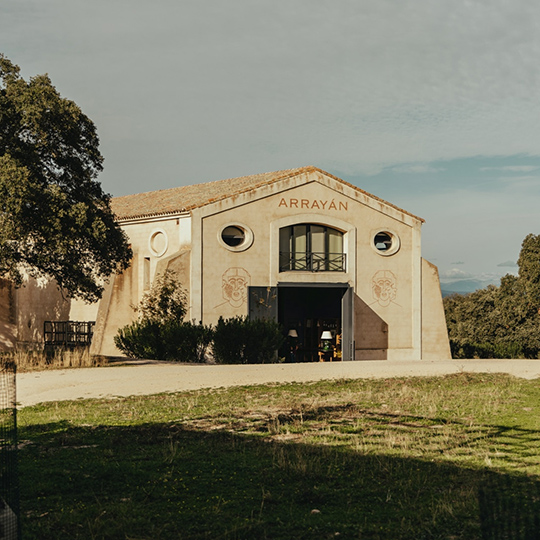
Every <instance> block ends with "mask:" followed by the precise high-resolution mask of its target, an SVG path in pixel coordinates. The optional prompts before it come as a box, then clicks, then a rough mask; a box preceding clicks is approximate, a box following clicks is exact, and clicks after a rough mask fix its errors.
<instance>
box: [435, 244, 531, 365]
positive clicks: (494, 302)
mask: <svg viewBox="0 0 540 540" xmlns="http://www.w3.org/2000/svg"><path fill="white" fill-rule="evenodd" d="M518 267H519V271H518V275H517V276H514V275H512V274H507V275H506V276H504V277H503V278H502V279H501V284H500V286H499V287H496V286H495V285H489V286H488V287H487V288H486V289H480V290H478V291H475V292H473V293H470V294H467V295H457V294H455V295H452V296H449V297H447V298H445V299H444V307H445V313H446V323H447V326H448V336H449V338H450V345H451V348H452V354H453V356H454V357H464V358H470V357H472V356H480V357H487V358H494V357H495V358H497V357H498V358H515V357H525V358H537V357H538V356H539V353H540V235H534V234H529V235H527V236H526V237H525V239H524V240H523V243H522V245H521V251H520V254H519V259H518Z"/></svg>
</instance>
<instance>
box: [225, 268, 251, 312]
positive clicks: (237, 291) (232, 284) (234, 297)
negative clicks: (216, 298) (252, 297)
mask: <svg viewBox="0 0 540 540" xmlns="http://www.w3.org/2000/svg"><path fill="white" fill-rule="evenodd" d="M250 283H251V276H250V275H249V272H248V271H247V270H246V269H245V268H241V267H238V266H235V267H231V268H229V269H228V270H226V271H225V273H224V274H223V277H222V285H221V288H222V291H223V298H224V299H225V300H226V301H227V302H229V304H231V306H233V307H235V308H239V307H241V306H243V305H245V304H246V302H247V293H248V287H249V285H250Z"/></svg>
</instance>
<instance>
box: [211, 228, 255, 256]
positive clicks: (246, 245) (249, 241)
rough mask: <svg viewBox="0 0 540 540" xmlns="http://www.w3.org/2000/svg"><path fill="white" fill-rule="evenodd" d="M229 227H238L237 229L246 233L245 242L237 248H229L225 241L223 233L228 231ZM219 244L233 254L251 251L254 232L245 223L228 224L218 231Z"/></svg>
mask: <svg viewBox="0 0 540 540" xmlns="http://www.w3.org/2000/svg"><path fill="white" fill-rule="evenodd" d="M228 227H236V228H237V229H240V230H241V231H242V232H243V233H244V241H243V242H242V243H241V244H238V245H237V246H229V244H227V243H226V242H225V240H223V231H225V229H227V228H228ZM217 237H218V242H219V243H220V244H221V246H222V247H224V248H225V249H227V250H228V251H233V252H239V251H246V249H249V248H250V247H251V245H252V244H253V231H252V230H251V229H250V228H249V227H248V226H247V225H245V224H244V223H239V222H238V221H235V222H233V223H227V224H226V225H224V226H223V227H221V229H220V230H219V231H218V235H217Z"/></svg>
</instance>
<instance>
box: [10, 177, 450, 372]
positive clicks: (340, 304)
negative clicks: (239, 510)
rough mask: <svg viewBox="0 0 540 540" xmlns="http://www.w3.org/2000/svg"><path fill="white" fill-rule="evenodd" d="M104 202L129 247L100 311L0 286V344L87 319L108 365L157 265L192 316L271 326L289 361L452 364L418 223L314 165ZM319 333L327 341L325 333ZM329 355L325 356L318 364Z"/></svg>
mask: <svg viewBox="0 0 540 540" xmlns="http://www.w3.org/2000/svg"><path fill="white" fill-rule="evenodd" d="M112 206H113V210H114V212H115V214H116V215H117V217H118V220H119V223H120V224H121V226H122V228H123V229H124V230H125V231H126V233H127V235H128V236H129V239H130V241H131V246H132V249H133V263H132V265H131V267H130V268H129V269H128V270H127V271H126V272H125V273H124V274H122V275H120V276H115V277H113V278H112V279H111V282H110V283H109V285H108V286H107V288H106V291H105V294H104V296H103V298H102V300H101V301H100V302H99V303H98V304H94V305H84V304H82V303H80V302H70V301H69V300H67V299H62V298H61V296H59V295H58V294H56V293H55V291H54V287H53V286H51V284H50V283H46V282H43V283H38V282H34V281H32V282H31V283H29V285H28V286H27V287H26V288H24V289H20V290H13V289H12V288H10V287H9V284H6V283H4V285H3V287H0V301H1V302H2V304H1V306H2V307H1V308H0V309H1V310H0V347H2V346H3V347H4V348H5V347H11V346H13V345H15V344H16V343H17V342H20V343H22V342H25V343H27V342H35V341H40V340H41V341H42V340H43V329H44V323H45V321H54V320H64V321H66V320H72V321H95V322H96V324H95V328H94V335H93V341H92V350H93V352H95V353H100V354H107V355H116V354H119V352H118V351H117V350H116V348H115V347H114V343H113V336H114V335H115V334H116V331H117V329H118V328H119V327H121V326H124V325H125V324H127V323H129V322H131V321H132V320H133V317H134V311H133V309H132V306H133V305H136V304H137V303H138V301H139V300H140V298H141V297H142V295H143V294H144V292H145V291H147V290H148V289H149V288H150V287H151V284H152V282H153V280H154V277H155V276H156V275H157V274H158V273H161V272H163V271H165V270H166V269H171V270H173V271H174V272H176V274H177V275H178V277H179V279H180V281H181V283H182V284H183V286H184V288H185V289H186V290H187V292H188V297H189V315H188V317H189V319H191V320H193V321H203V322H204V323H206V324H214V323H216V322H217V320H218V318H219V317H220V316H223V317H224V318H228V317H233V316H237V315H248V316H250V317H266V318H274V319H277V320H278V321H279V322H280V323H281V325H282V326H283V328H284V332H285V333H286V334H288V335H290V336H294V335H297V336H298V338H293V339H294V340H295V344H296V345H297V350H296V360H298V361H316V360H319V358H320V357H321V355H320V350H321V337H322V336H323V332H325V331H326V332H330V335H331V338H332V340H331V343H332V345H333V347H332V349H333V353H332V355H331V356H330V359H334V360H335V359H343V360H364V359H403V360H420V359H447V358H450V349H449V345H448V336H447V331H446V324H445V319H444V311H443V306H442V298H441V292H440V286H439V279H438V273H437V268H436V267H435V266H433V265H432V264H430V263H429V262H427V261H425V260H424V259H422V256H421V226H422V223H423V220H422V219H421V218H419V217H416V216H414V215H412V214H410V213H409V212H406V211H405V210H401V209H400V208H397V207H396V206H394V205H392V204H390V203H388V202H386V201H383V200H381V199H379V198H377V197H375V196H373V195H370V194H368V193H366V192H364V191H362V190H361V189H358V188H357V187H355V186H353V185H351V184H349V183H347V182H344V181H343V180H341V179H339V178H336V177H334V176H332V175H331V174H328V173H326V172H324V171H322V170H320V169H317V168H315V167H305V168H300V169H292V170H286V171H278V172H273V173H266V174H259V175H254V176H246V177H242V178H234V179H230V180H222V181H218V182H210V183H207V184H198V185H192V186H184V187H179V188H173V189H167V190H161V191H154V192H149V193H141V194H137V195H128V196H125V197H118V198H115V199H113V201H112ZM325 336H328V334H325ZM325 358H326V359H329V358H327V357H325Z"/></svg>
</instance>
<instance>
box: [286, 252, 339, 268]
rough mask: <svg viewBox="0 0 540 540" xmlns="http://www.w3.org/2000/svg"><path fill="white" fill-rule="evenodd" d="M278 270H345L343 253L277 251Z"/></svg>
mask: <svg viewBox="0 0 540 540" xmlns="http://www.w3.org/2000/svg"><path fill="white" fill-rule="evenodd" d="M279 271H280V272H345V253H290V252H288V251H280V252H279Z"/></svg>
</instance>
